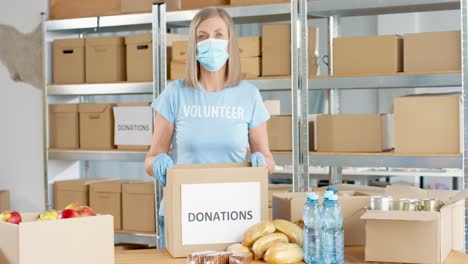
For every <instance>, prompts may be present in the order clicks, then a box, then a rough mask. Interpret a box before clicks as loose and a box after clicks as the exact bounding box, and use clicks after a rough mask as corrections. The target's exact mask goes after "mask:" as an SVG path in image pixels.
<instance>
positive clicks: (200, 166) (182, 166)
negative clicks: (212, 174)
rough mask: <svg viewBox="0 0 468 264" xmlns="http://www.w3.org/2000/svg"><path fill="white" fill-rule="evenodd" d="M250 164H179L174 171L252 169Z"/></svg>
mask: <svg viewBox="0 0 468 264" xmlns="http://www.w3.org/2000/svg"><path fill="white" fill-rule="evenodd" d="M251 166H252V165H251V164H250V163H248V162H240V163H216V164H177V165H175V166H174V167H173V168H172V169H169V170H173V169H217V168H243V167H251Z"/></svg>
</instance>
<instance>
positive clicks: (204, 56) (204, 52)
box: [197, 38, 229, 72]
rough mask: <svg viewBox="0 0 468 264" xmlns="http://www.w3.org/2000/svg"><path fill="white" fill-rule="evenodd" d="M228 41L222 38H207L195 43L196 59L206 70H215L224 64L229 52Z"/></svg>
mask: <svg viewBox="0 0 468 264" xmlns="http://www.w3.org/2000/svg"><path fill="white" fill-rule="evenodd" d="M227 47H228V41H227V40H224V39H211V38H210V39H207V40H204V41H202V42H200V43H198V45H197V61H198V62H199V63H200V64H201V65H202V66H203V68H205V69H206V70H207V71H211V72H215V71H217V70H219V69H221V68H222V67H223V66H224V64H226V61H227V59H228V58H229V54H228V52H227Z"/></svg>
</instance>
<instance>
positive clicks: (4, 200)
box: [0, 190, 10, 213]
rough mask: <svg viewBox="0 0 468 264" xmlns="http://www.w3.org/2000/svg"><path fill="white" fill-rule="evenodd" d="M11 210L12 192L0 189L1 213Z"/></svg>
mask: <svg viewBox="0 0 468 264" xmlns="http://www.w3.org/2000/svg"><path fill="white" fill-rule="evenodd" d="M5 211H10V192H9V191H7V190H0V213H1V212H5Z"/></svg>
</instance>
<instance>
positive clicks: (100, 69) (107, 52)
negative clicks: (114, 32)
mask: <svg viewBox="0 0 468 264" xmlns="http://www.w3.org/2000/svg"><path fill="white" fill-rule="evenodd" d="M85 43H86V82H87V83H116V82H123V81H125V79H126V66H125V42H124V38H123V37H98V38H87V39H86V41H85Z"/></svg>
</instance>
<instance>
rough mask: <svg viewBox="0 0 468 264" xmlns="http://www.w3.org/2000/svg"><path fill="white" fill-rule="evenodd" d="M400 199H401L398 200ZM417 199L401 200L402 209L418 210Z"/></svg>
mask: <svg viewBox="0 0 468 264" xmlns="http://www.w3.org/2000/svg"><path fill="white" fill-rule="evenodd" d="M400 201H401V200H400ZM419 204H420V202H419V200H410V199H406V200H403V201H402V206H401V210H402V211H419Z"/></svg>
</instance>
